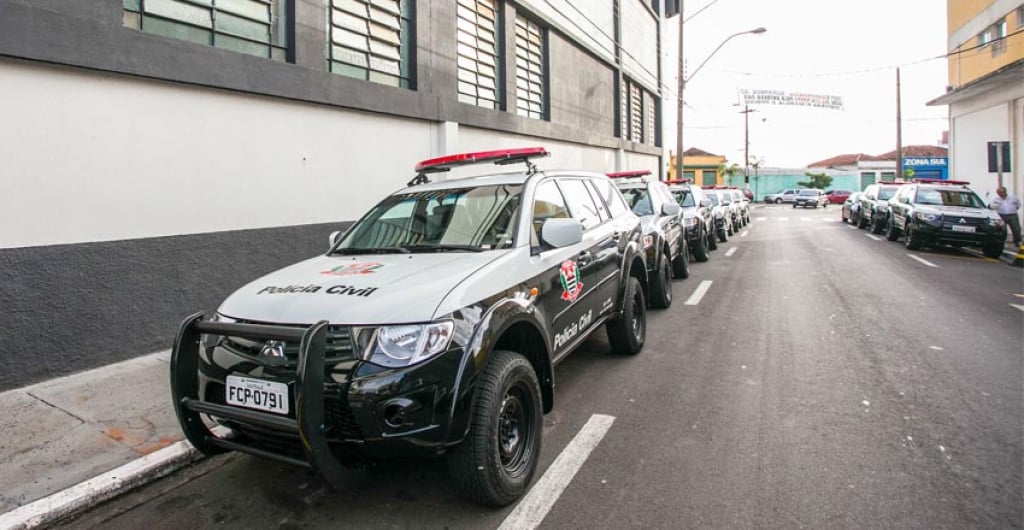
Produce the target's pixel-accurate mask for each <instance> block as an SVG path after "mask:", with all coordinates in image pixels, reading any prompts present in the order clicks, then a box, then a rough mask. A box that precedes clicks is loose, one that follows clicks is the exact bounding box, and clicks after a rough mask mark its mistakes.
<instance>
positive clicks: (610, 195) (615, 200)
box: [594, 179, 629, 217]
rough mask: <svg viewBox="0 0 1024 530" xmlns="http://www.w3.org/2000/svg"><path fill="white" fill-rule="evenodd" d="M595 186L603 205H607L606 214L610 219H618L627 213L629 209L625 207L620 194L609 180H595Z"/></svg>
mask: <svg viewBox="0 0 1024 530" xmlns="http://www.w3.org/2000/svg"><path fill="white" fill-rule="evenodd" d="M594 184H595V185H596V186H597V190H598V193H599V195H600V196H601V198H602V199H604V203H605V204H607V205H608V212H609V213H610V214H611V215H612V217H619V216H621V215H625V214H626V212H628V211H629V207H628V206H626V201H625V200H623V198H622V194H621V193H619V190H618V189H616V188H615V185H614V184H612V181H610V180H607V179H606V180H597V181H595V182H594Z"/></svg>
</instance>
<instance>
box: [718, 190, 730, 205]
mask: <svg viewBox="0 0 1024 530" xmlns="http://www.w3.org/2000/svg"><path fill="white" fill-rule="evenodd" d="M715 195H718V198H719V199H721V200H722V204H723V205H726V206H728V205H730V204H732V199H730V198H729V194H727V193H721V194H719V193H716V194H715Z"/></svg>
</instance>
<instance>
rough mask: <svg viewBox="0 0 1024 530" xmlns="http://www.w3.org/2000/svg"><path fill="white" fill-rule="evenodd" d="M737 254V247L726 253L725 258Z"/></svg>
mask: <svg viewBox="0 0 1024 530" xmlns="http://www.w3.org/2000/svg"><path fill="white" fill-rule="evenodd" d="M735 253H736V247H732V248H730V249H729V252H726V253H725V257H727V258H728V257H729V256H732V255H733V254H735Z"/></svg>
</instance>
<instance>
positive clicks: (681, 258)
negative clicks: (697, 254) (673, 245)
mask: <svg viewBox="0 0 1024 530" xmlns="http://www.w3.org/2000/svg"><path fill="white" fill-rule="evenodd" d="M672 276H674V277H676V278H689V277H690V246H689V245H687V244H686V242H685V241H684V242H682V243H681V244H680V245H679V254H677V255H676V257H675V259H673V260H672ZM665 307H668V306H665Z"/></svg>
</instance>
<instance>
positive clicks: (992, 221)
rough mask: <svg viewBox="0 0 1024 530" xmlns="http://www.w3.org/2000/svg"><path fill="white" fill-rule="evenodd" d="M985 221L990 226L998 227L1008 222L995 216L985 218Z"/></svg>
mask: <svg viewBox="0 0 1024 530" xmlns="http://www.w3.org/2000/svg"><path fill="white" fill-rule="evenodd" d="M985 222H986V223H988V225H989V226H994V227H996V228H1000V227H1002V226H1003V225H1004V224H1006V223H1005V222H1004V221H1003V220H1002V219H997V218H995V217H989V218H987V219H985Z"/></svg>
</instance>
